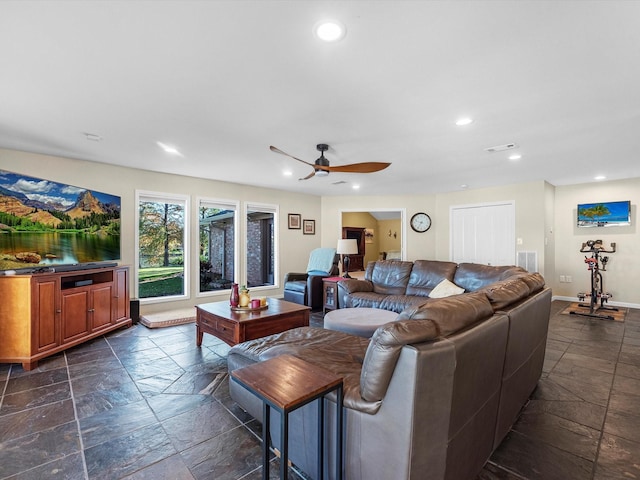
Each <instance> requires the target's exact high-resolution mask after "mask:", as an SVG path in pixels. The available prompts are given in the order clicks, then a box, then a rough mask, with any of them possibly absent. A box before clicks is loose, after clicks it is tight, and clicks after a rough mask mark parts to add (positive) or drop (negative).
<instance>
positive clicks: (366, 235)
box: [364, 228, 374, 243]
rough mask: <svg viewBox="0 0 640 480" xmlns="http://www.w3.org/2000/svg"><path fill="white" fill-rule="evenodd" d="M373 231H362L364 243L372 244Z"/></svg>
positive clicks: (366, 229) (368, 229)
mask: <svg viewBox="0 0 640 480" xmlns="http://www.w3.org/2000/svg"><path fill="white" fill-rule="evenodd" d="M373 236H374V231H373V228H365V229H364V243H373Z"/></svg>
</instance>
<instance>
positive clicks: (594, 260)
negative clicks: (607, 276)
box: [569, 240, 618, 320]
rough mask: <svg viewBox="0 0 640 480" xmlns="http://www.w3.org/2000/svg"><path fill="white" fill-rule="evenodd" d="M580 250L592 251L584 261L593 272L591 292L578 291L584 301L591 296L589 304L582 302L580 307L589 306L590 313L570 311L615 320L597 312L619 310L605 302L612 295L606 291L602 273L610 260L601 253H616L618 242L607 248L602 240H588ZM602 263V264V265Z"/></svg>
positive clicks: (584, 251) (591, 272)
mask: <svg viewBox="0 0 640 480" xmlns="http://www.w3.org/2000/svg"><path fill="white" fill-rule="evenodd" d="M580 252H582V253H591V256H590V257H587V256H585V257H584V262H585V263H586V264H587V270H589V272H590V274H591V292H588V293H583V292H581V293H578V300H579V301H581V302H583V301H584V300H585V298H587V297H589V298H590V301H589V304H586V303H580V304H578V306H579V307H582V308H589V313H586V312H578V311H573V310H572V311H570V312H569V313H570V314H572V315H581V316H583V317H593V318H603V319H606V320H614V317H613V316H611V315H606V314H601V313H597V312H599V311H600V310H609V311H616V312H617V311H618V309H617V308H615V307H605V306H604V304H605V303H606V302H608V301H609V299H610V298H611V297H612V295H611V294H610V293H607V292H605V291H604V281H603V279H602V273H601V272H606V271H607V262H608V261H609V257H606V256H603V257H601V256H600V254H601V253H615V252H616V244H615V243H611V250H605V248H604V246H603V245H602V240H588V241H587V242H585V243H583V244H582V247H581V248H580ZM600 265H602V266H600ZM598 302H600V306H598Z"/></svg>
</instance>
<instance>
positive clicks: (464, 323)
mask: <svg viewBox="0 0 640 480" xmlns="http://www.w3.org/2000/svg"><path fill="white" fill-rule="evenodd" d="M492 315H493V309H492V308H491V303H490V302H489V300H488V299H487V296H486V295H485V294H484V293H482V292H477V293H469V294H464V295H457V296H454V297H447V298H440V299H433V300H431V301H429V302H428V303H425V304H423V305H420V306H416V307H409V308H407V309H406V310H404V311H403V312H402V313H401V314H400V315H398V321H395V322H391V323H387V324H385V325H383V326H381V327H380V328H378V329H377V330H376V331H375V333H374V334H373V337H372V338H371V343H369V347H368V348H367V353H366V354H365V357H364V362H363V364H362V373H361V375H360V395H361V396H362V398H363V399H365V400H367V401H371V402H375V401H379V400H382V398H383V397H384V395H385V393H386V392H387V387H388V386H389V382H390V380H391V377H392V376H393V371H394V369H395V366H396V362H397V360H398V357H399V356H400V350H401V349H402V347H403V346H405V345H409V344H414V343H422V342H426V341H430V340H435V339H438V338H440V337H446V336H449V335H451V334H453V333H456V332H458V331H460V330H462V329H465V328H467V327H469V326H471V325H473V324H475V323H477V322H480V321H482V320H485V319H487V318H489V317H491V316H492Z"/></svg>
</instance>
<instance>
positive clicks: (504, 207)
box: [450, 201, 516, 265]
mask: <svg viewBox="0 0 640 480" xmlns="http://www.w3.org/2000/svg"><path fill="white" fill-rule="evenodd" d="M450 216H451V248H450V252H451V255H450V257H451V261H453V262H456V263H462V262H471V263H482V264H485V265H515V263H516V241H515V203H514V202H512V201H511V202H503V203H495V204H481V205H461V206H454V207H451V214H450Z"/></svg>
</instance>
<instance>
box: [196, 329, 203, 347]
mask: <svg viewBox="0 0 640 480" xmlns="http://www.w3.org/2000/svg"><path fill="white" fill-rule="evenodd" d="M203 333H204V332H203V331H202V329H201V328H200V327H199V326H198V325H196V346H197V347H199V346H200V345H202V334H203Z"/></svg>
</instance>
